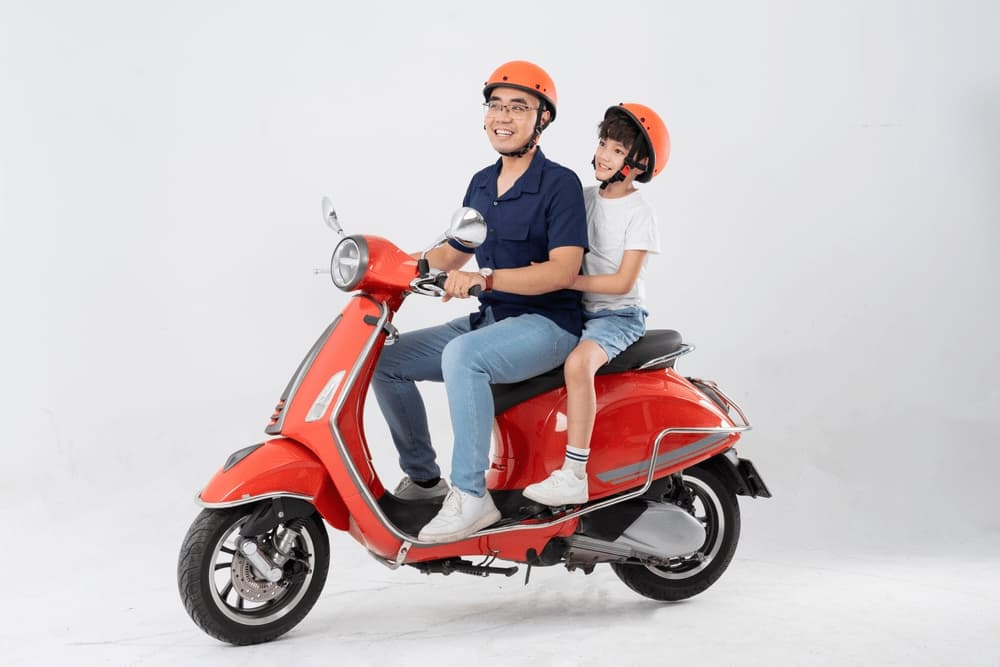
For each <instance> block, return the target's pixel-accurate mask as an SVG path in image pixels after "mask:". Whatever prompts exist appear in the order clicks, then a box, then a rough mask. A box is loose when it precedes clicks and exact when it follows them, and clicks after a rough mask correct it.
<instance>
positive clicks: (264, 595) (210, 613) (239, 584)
mask: <svg viewBox="0 0 1000 667" xmlns="http://www.w3.org/2000/svg"><path fill="white" fill-rule="evenodd" d="M253 509H254V508H253V507H252V506H241V507H234V508H230V509H223V510H216V509H206V510H203V511H202V513H201V514H199V515H198V516H197V518H195V520H194V523H192V524H191V528H190V529H189V530H188V533H187V537H185V539H184V545H183V546H182V547H181V553H180V558H179V560H178V563H177V584H178V587H179V588H180V594H181V599H182V600H183V601H184V607H185V609H187V612H188V614H189V615H190V616H191V618H192V619H193V620H194V622H195V623H197V624H198V626H199V627H201V629H202V630H204V631H205V632H207V633H208V634H210V635H211V636H213V637H215V638H216V639H221V640H222V641H224V642H229V643H230V644H238V645H244V644H258V643H261V642H267V641H271V640H272V639H275V638H276V637H279V636H281V635H283V634H285V633H286V632H288V631H289V630H291V629H292V628H293V627H295V626H296V625H297V624H298V623H299V621H301V620H302V619H303V618H304V617H305V615H306V614H307V613H309V610H310V609H312V606H313V605H314V604H315V603H316V599H317V598H318V597H319V594H320V591H322V590H323V584H324V583H326V575H327V572H328V570H329V567H330V540H329V538H328V537H327V534H326V526H325V525H324V524H323V521H322V520H321V519H320V518H319V515H318V514H317V513H313V514H312V515H311V516H309V517H307V518H305V519H296V520H293V521H289V522H288V523H287V524H279V525H278V526H277V527H275V528H274V529H272V530H270V531H268V532H267V533H264V534H263V535H257V536H252V537H249V538H243V537H241V535H240V527H241V526H242V525H243V524H244V523H246V521H247V519H249V518H250V515H251V514H252V513H253ZM246 540H250V541H252V542H253V543H254V544H255V546H256V549H250V550H251V551H254V550H255V551H257V553H258V554H260V555H263V556H264V557H266V558H267V559H268V560H269V561H270V562H271V563H272V564H273V565H274V566H276V567H280V570H281V572H280V579H278V578H277V577H275V578H276V579H278V580H277V581H270V580H268V579H267V578H265V577H262V576H260V574H259V572H258V571H257V570H256V569H255V568H254V566H253V565H252V564H251V562H250V560H249V558H248V557H247V556H246V555H245V554H244V551H243V550H241V549H240V546H241V544H243V543H244V542H245V541H246ZM279 564H280V566H279Z"/></svg>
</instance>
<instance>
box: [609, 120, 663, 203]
mask: <svg viewBox="0 0 1000 667" xmlns="http://www.w3.org/2000/svg"><path fill="white" fill-rule="evenodd" d="M612 109H617V110H618V111H623V112H625V113H626V114H627V115H628V116H629V118H631V119H632V121H633V122H635V124H636V125H638V126H639V128H640V131H641V132H642V136H643V137H645V139H646V145H647V146H648V147H649V161H648V162H647V164H646V165H645V166H643V165H640V164H633V165H630V166H632V167H633V168H635V169H642V170H643V172H642V173H641V174H639V176H637V177H636V179H635V180H637V181H639V182H640V183H648V182H649V181H650V180H652V178H653V177H654V176H656V175H657V174H659V173H660V172H661V171H663V168H664V167H665V166H667V160H668V159H670V133H669V132H667V125H666V123H664V122H663V119H662V118H660V116H659V114H657V113H656V112H655V111H653V110H652V109H650V108H649V107H647V106H646V105H644V104H636V103H635V102H622V103H621V104H619V105H618V106H616V107H610V108H609V109H608V111H606V112H605V115H607V113H608V112H609V111H611V110H612Z"/></svg>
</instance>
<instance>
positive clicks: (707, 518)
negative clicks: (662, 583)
mask: <svg viewBox="0 0 1000 667" xmlns="http://www.w3.org/2000/svg"><path fill="white" fill-rule="evenodd" d="M684 485H685V486H687V487H688V488H689V489H690V490H691V492H692V493H693V494H694V507H693V508H692V511H691V514H692V516H694V518H695V519H697V520H698V522H699V523H700V524H701V525H702V526H703V527H704V528H705V542H704V544H702V545H701V549H699V551H700V552H701V553H702V554H704V556H703V557H702V558H701V559H700V560H699V559H696V558H686V559H679V560H678V562H677V563H676V564H671V565H667V566H656V565H646V566H645V567H646V569H648V570H649V571H650V572H652V573H653V574H655V575H656V576H658V577H662V578H664V579H687V578H688V577H693V576H694V575H696V574H698V573H699V572H701V571H702V570H704V569H705V568H707V567H708V566H709V565H711V564H712V563H713V562H714V561H715V557H716V556H717V555H718V554H719V551H720V550H721V549H722V542H723V539H722V538H723V537H724V536H725V534H726V515H725V513H724V512H723V508H722V501H721V500H719V496H718V495H716V493H715V491H713V490H712V487H710V486H709V485H708V484H706V483H705V482H703V481H702V480H701V479H699V478H697V477H693V476H689V475H684Z"/></svg>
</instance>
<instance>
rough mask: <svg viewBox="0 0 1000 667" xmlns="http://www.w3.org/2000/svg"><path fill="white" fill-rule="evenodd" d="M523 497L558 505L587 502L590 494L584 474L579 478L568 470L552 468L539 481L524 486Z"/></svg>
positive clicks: (554, 505)
mask: <svg viewBox="0 0 1000 667" xmlns="http://www.w3.org/2000/svg"><path fill="white" fill-rule="evenodd" d="M523 493H524V497H525V498H527V499H528V500H534V501H535V502H536V503H541V504H543V505H548V506H549V507H558V506H559V505H579V504H580V503H585V502H587V500H588V498H590V494H589V492H588V490H587V477H586V475H585V476H584V477H583V478H582V479H581V478H579V477H577V476H576V473H574V472H572V471H570V470H563V469H562V468H559V469H558V470H553V471H552V474H551V475H549V476H548V477H547V478H545V479H543V480H542V481H541V482H536V483H534V484H529V485H528V486H526V487H524V492H523Z"/></svg>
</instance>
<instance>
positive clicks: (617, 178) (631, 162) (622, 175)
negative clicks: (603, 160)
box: [590, 146, 642, 190]
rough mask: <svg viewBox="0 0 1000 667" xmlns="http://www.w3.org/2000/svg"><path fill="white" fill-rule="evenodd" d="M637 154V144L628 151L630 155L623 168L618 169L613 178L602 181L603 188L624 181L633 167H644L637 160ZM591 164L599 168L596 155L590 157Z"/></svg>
mask: <svg viewBox="0 0 1000 667" xmlns="http://www.w3.org/2000/svg"><path fill="white" fill-rule="evenodd" d="M635 155H636V150H635V146H633V147H632V150H630V151H629V153H628V157H626V158H625V164H624V165H622V168H621V169H619V170H618V171H616V172H615V173H614V175H613V176H612V177H611V178H609V179H607V180H604V181H601V190H603V189H604V188H606V187H608V186H609V185H611V184H612V183H620V182H622V181H624V180H625V179H626V178H627V177H628V175H629V174H630V173H631V172H632V170H633V169H642V165H641V164H639V163H638V162H636V161H635ZM590 164H591V166H593V167H594V169H597V156H596V155H595V156H594V157H592V158H591V159H590Z"/></svg>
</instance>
